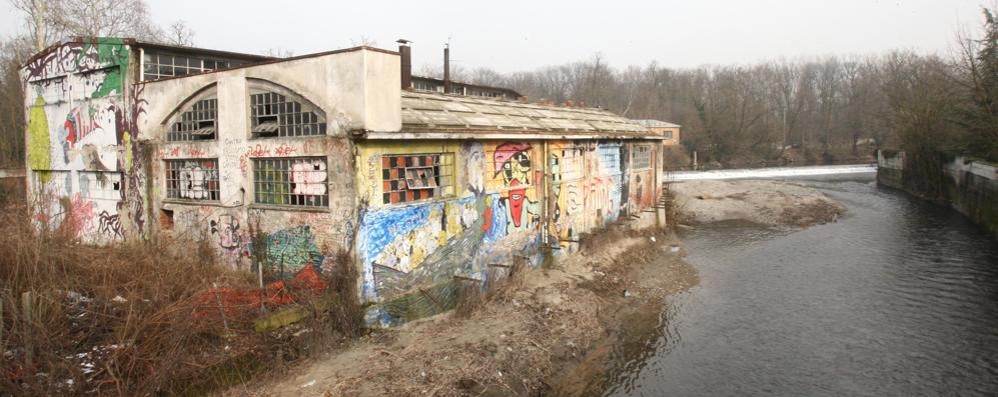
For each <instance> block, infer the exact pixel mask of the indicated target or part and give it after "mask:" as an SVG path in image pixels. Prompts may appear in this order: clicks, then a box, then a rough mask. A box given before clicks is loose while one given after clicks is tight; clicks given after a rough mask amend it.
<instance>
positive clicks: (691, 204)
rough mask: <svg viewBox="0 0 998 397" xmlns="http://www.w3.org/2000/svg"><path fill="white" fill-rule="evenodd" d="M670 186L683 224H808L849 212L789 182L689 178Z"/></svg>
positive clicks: (803, 187) (823, 197)
mask: <svg viewBox="0 0 998 397" xmlns="http://www.w3.org/2000/svg"><path fill="white" fill-rule="evenodd" d="M669 188H670V192H672V194H673V195H674V196H675V200H676V204H677V206H678V208H679V211H680V213H681V214H682V217H683V218H684V219H682V220H681V222H684V223H710V222H718V221H726V220H744V221H749V222H754V223H759V224H764V225H779V226H794V227H808V226H812V225H815V224H824V223H828V222H835V221H836V220H837V219H838V218H839V216H841V215H842V214H844V213H845V211H846V209H845V207H844V206H842V205H841V204H839V203H837V202H835V201H834V200H832V199H830V198H828V197H827V196H825V195H824V194H822V193H821V192H819V191H817V190H815V189H813V188H810V187H807V186H804V185H801V184H797V183H793V182H786V181H768V180H740V181H687V182H681V183H674V184H672V185H669Z"/></svg>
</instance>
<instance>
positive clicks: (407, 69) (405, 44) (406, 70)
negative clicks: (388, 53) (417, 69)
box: [395, 39, 412, 90]
mask: <svg viewBox="0 0 998 397" xmlns="http://www.w3.org/2000/svg"><path fill="white" fill-rule="evenodd" d="M395 42H396V43H399V56H400V57H401V58H402V89H403V90H405V89H409V88H412V48H410V47H409V43H411V41H409V40H406V39H398V40H396V41H395Z"/></svg>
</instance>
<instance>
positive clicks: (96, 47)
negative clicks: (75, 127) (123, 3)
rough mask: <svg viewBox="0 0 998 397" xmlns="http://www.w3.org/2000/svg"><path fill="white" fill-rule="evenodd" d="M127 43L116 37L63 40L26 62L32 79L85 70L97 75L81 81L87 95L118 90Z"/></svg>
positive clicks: (99, 94) (121, 85)
mask: <svg viewBox="0 0 998 397" xmlns="http://www.w3.org/2000/svg"><path fill="white" fill-rule="evenodd" d="M128 59H129V54H128V46H126V45H125V42H124V40H122V39H118V38H89V39H87V40H85V41H84V42H78V43H66V44H63V45H61V46H59V47H57V48H55V49H53V50H52V51H50V52H48V53H45V54H43V55H41V56H40V57H38V58H36V59H33V60H32V61H31V62H29V63H28V64H27V65H26V66H25V70H26V71H27V74H28V77H29V79H31V80H42V79H48V78H52V77H56V76H60V75H64V74H69V73H88V74H90V75H94V76H96V77H99V82H98V81H97V80H86V81H83V82H82V84H83V86H84V87H89V88H90V89H88V90H80V92H85V93H87V97H88V98H99V97H103V96H107V95H110V94H112V93H117V94H121V93H122V91H121V89H122V87H123V79H122V77H123V74H124V73H126V71H127V70H128Z"/></svg>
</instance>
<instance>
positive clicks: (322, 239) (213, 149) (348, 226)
mask: <svg viewBox="0 0 998 397" xmlns="http://www.w3.org/2000/svg"><path fill="white" fill-rule="evenodd" d="M398 68H399V65H398V56H397V55H393V54H389V53H384V52H377V51H370V50H366V49H358V50H353V51H346V52H338V53H332V54H327V55H322V56H315V57H307V58H301V59H297V60H291V61H286V62H281V63H274V64H265V65H258V66H251V67H244V68H239V69H234V70H229V71H221V72H215V73H208V74H203V75H197V76H190V77H186V78H182V79H172V80H165V81H156V82H149V83H145V84H144V85H143V90H142V98H144V99H145V101H146V107H145V112H144V113H143V114H142V117H140V119H139V126H140V128H141V130H142V131H143V134H144V135H145V136H149V137H151V138H150V140H149V141H148V142H147V146H148V148H149V151H150V153H151V162H150V163H151V172H150V191H151V192H150V197H151V198H152V201H151V203H150V207H151V212H152V213H153V214H155V215H156V216H157V218H158V221H157V222H155V224H154V225H153V229H154V231H155V235H156V237H157V238H163V239H193V240H208V241H210V243H211V244H212V245H214V246H215V247H216V248H217V250H218V252H219V253H220V255H221V258H222V259H223V261H225V262H226V263H228V264H230V265H231V266H233V267H235V268H238V269H245V270H250V269H251V268H252V262H253V261H252V259H251V257H252V255H251V254H252V251H253V244H255V243H260V242H258V241H253V240H254V236H257V237H259V238H265V239H266V241H265V242H263V245H264V246H265V249H264V251H265V258H264V259H265V260H267V261H268V263H271V264H274V269H273V270H276V269H277V268H278V267H279V268H280V269H282V270H283V271H284V272H285V275H288V274H294V272H296V271H297V270H299V269H301V268H302V267H304V266H306V265H307V264H309V263H312V264H314V265H316V266H317V267H318V270H320V271H325V270H328V269H329V268H330V267H331V266H335V264H334V263H332V261H331V260H330V258H331V257H332V255H333V254H335V253H336V252H338V251H341V250H342V251H349V250H350V249H351V246H352V242H353V238H354V232H355V229H354V228H355V223H354V222H356V219H357V214H356V208H357V196H356V194H355V192H356V189H355V186H354V172H353V170H354V164H353V160H354V153H353V151H354V148H353V143H352V141H351V139H350V133H351V132H352V131H356V130H362V131H370V130H398V129H399V128H400V127H401V125H400V123H401V107H400V94H399V88H398V87H399V84H400V83H399V74H398ZM251 86H262V87H274V88H275V89H281V90H284V92H289V93H291V94H293V95H295V96H298V97H300V98H302V99H303V100H305V101H307V102H309V103H311V104H313V105H315V106H316V107H317V108H318V109H319V110H320V111H321V112H322V113H324V115H325V119H326V125H327V127H326V135H322V136H308V137H272V138H254V137H252V136H251V133H250V127H251V123H250V110H249V90H250V88H251ZM205 96H215V97H217V99H218V120H217V124H216V125H217V135H216V139H214V140H207V141H189V142H168V141H166V139H165V136H166V135H165V134H166V131H167V130H168V129H169V128H170V125H171V123H172V121H173V120H174V118H175V117H177V115H178V114H181V113H182V112H184V111H185V110H187V109H188V108H189V107H190V106H191V105H192V104H193V102H195V101H196V100H198V99H199V98H203V97H205ZM295 157H320V158H323V159H325V164H326V166H325V167H326V168H325V172H324V173H323V175H321V176H322V179H324V181H318V183H319V184H320V187H319V189H324V192H325V193H327V194H328V200H329V204H328V206H324V207H321V208H308V207H296V206H290V205H275V204H259V203H255V198H256V197H257V196H256V193H257V192H256V191H255V190H254V189H255V187H254V183H253V175H252V174H253V171H252V169H251V167H252V164H253V161H254V160H255V159H263V158H267V159H276V158H295ZM180 159H183V160H188V159H190V160H198V159H217V161H218V170H217V173H218V180H219V185H220V186H219V193H220V194H219V200H211V201H208V200H191V199H179V200H178V199H170V198H167V191H166V185H167V181H166V179H165V171H166V170H165V164H166V161H169V160H180ZM317 175H318V174H317Z"/></svg>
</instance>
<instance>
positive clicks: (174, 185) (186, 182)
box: [166, 159, 220, 201]
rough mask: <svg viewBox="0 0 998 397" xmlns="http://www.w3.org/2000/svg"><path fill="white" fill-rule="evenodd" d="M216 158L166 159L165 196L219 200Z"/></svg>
mask: <svg viewBox="0 0 998 397" xmlns="http://www.w3.org/2000/svg"><path fill="white" fill-rule="evenodd" d="M219 196H220V195H219V185H218V160H216V159H191V160H167V161H166V197H167V198H172V199H183V200H203V201H219V198H220V197H219Z"/></svg>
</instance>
